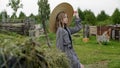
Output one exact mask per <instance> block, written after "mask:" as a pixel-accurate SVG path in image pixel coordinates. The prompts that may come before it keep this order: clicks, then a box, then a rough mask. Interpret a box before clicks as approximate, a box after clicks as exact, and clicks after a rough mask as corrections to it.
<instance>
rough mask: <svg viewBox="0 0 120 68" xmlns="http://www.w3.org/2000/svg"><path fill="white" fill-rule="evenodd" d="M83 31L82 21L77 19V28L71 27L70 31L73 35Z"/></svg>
mask: <svg viewBox="0 0 120 68" xmlns="http://www.w3.org/2000/svg"><path fill="white" fill-rule="evenodd" d="M81 29H82V24H81V19H80V18H76V19H75V26H74V27H70V28H69V30H70V32H71V34H74V33H76V32H78V31H80V30H81Z"/></svg>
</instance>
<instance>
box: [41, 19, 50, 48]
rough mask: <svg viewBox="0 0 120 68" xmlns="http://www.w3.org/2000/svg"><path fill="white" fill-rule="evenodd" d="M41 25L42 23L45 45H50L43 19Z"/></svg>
mask: <svg viewBox="0 0 120 68" xmlns="http://www.w3.org/2000/svg"><path fill="white" fill-rule="evenodd" d="M42 25H43V29H44V34H45V37H46V40H47V45H48V47H50V41H49V38H48V35H47V30H46V25H45V21H44V20H43V22H42Z"/></svg>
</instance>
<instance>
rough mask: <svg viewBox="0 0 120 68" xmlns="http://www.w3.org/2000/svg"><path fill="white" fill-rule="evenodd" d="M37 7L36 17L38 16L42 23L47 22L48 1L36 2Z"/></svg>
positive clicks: (48, 13) (39, 0)
mask: <svg viewBox="0 0 120 68" xmlns="http://www.w3.org/2000/svg"><path fill="white" fill-rule="evenodd" d="M38 6H39V10H38V15H39V16H40V21H41V22H43V20H44V21H46V20H48V19H49V15H50V7H49V4H48V0H38Z"/></svg>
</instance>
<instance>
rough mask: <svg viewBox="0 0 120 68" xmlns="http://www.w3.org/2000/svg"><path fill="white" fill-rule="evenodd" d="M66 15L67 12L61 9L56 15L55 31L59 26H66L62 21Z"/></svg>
mask: <svg viewBox="0 0 120 68" xmlns="http://www.w3.org/2000/svg"><path fill="white" fill-rule="evenodd" d="M64 17H65V12H64V11H61V12H60V13H58V15H57V16H56V21H55V32H56V31H57V29H58V27H64V24H63V23H62V20H63V18H64Z"/></svg>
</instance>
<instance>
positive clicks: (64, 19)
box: [62, 13, 68, 24]
mask: <svg viewBox="0 0 120 68" xmlns="http://www.w3.org/2000/svg"><path fill="white" fill-rule="evenodd" d="M62 23H63V24H67V23H68V16H67V14H66V13H65V15H64V18H63V22H62Z"/></svg>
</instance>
